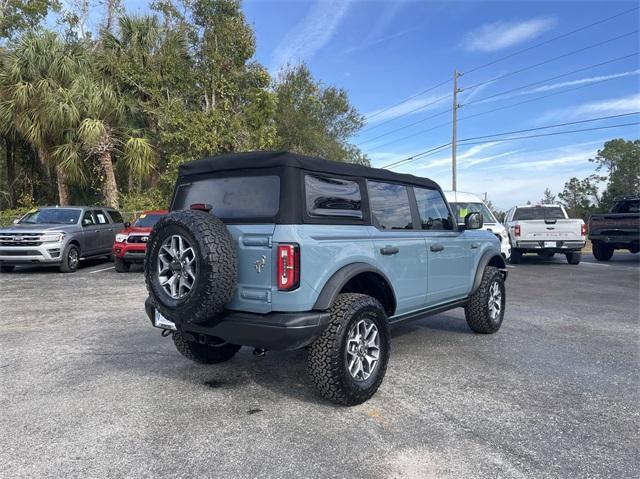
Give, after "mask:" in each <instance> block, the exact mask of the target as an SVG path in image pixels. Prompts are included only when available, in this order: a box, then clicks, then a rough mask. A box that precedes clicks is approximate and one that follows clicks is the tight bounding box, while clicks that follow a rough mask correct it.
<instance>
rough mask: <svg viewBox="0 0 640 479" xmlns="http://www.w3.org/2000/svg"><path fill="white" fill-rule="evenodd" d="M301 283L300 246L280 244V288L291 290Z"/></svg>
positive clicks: (281, 289)
mask: <svg viewBox="0 0 640 479" xmlns="http://www.w3.org/2000/svg"><path fill="white" fill-rule="evenodd" d="M299 285H300V247H299V246H298V245H297V244H280V245H278V289H279V290H280V291H291V290H292V289H296V288H297V287H298V286H299Z"/></svg>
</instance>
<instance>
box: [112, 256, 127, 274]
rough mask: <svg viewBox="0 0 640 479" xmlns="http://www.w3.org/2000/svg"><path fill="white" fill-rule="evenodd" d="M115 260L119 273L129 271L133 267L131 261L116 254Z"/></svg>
mask: <svg viewBox="0 0 640 479" xmlns="http://www.w3.org/2000/svg"><path fill="white" fill-rule="evenodd" d="M114 261H115V265H116V271H117V272H118V273H128V272H129V270H130V269H131V263H129V262H128V261H125V260H123V259H122V258H118V257H117V256H116V257H115V260H114Z"/></svg>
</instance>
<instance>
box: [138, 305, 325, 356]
mask: <svg viewBox="0 0 640 479" xmlns="http://www.w3.org/2000/svg"><path fill="white" fill-rule="evenodd" d="M145 309H146V312H147V316H148V317H149V319H150V320H151V324H152V325H154V326H155V324H154V316H155V307H154V305H153V303H152V302H151V300H149V299H148V298H147V300H146V301H145ZM329 318H330V315H329V313H328V312H325V311H305V312H295V313H269V314H253V313H241V312H238V311H226V312H225V313H223V315H222V320H221V321H220V322H219V323H217V324H215V325H214V326H207V325H203V324H190V323H176V324H175V327H176V329H177V330H178V331H180V332H181V333H183V334H185V335H187V336H189V335H190V336H192V337H191V338H187V339H190V340H194V341H199V337H200V335H205V336H215V337H217V338H221V339H223V340H224V341H226V342H228V343H232V344H239V345H242V346H251V347H255V348H263V349H270V350H278V351H284V350H292V349H300V348H303V347H305V346H308V345H309V344H310V343H312V342H313V341H314V340H315V339H316V338H317V337H318V336H320V334H322V332H323V331H324V330H325V328H326V327H327V325H328V324H329ZM162 329H168V328H162Z"/></svg>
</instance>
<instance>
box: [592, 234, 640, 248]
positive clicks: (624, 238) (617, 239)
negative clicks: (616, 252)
mask: <svg viewBox="0 0 640 479" xmlns="http://www.w3.org/2000/svg"><path fill="white" fill-rule="evenodd" d="M589 239H590V240H591V241H600V242H602V243H606V244H615V245H621V246H622V247H625V245H626V246H633V245H637V244H639V243H640V234H637V235H630V234H620V235H598V234H595V235H594V234H592V235H589Z"/></svg>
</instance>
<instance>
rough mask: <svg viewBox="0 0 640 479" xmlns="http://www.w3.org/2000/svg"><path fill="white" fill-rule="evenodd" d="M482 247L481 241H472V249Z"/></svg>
mask: <svg viewBox="0 0 640 479" xmlns="http://www.w3.org/2000/svg"><path fill="white" fill-rule="evenodd" d="M479 247H480V243H471V249H478V248H479Z"/></svg>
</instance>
